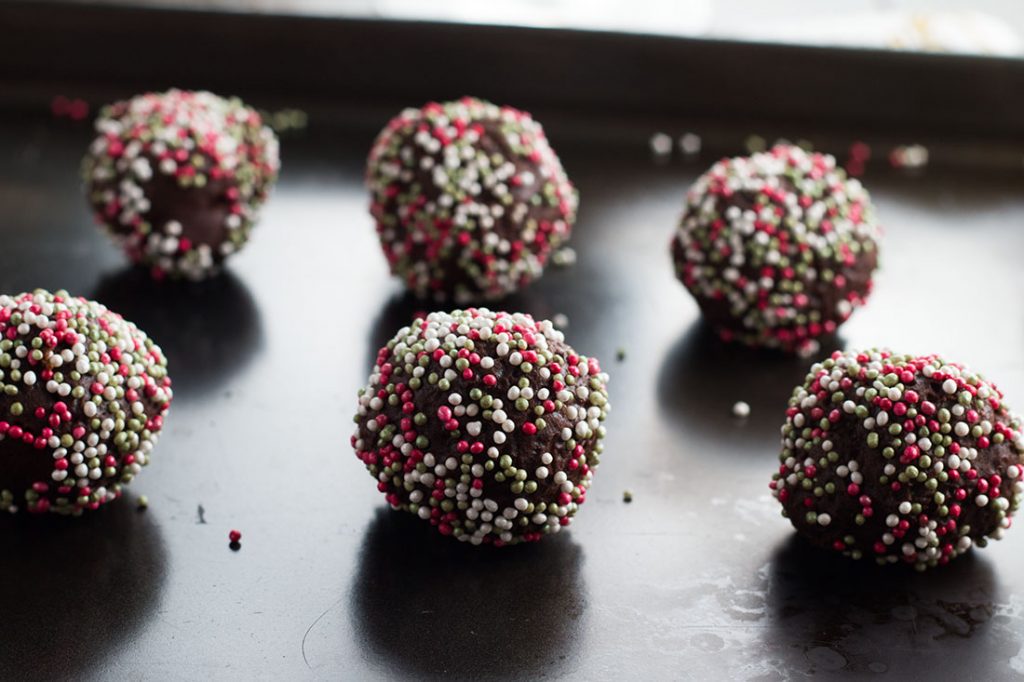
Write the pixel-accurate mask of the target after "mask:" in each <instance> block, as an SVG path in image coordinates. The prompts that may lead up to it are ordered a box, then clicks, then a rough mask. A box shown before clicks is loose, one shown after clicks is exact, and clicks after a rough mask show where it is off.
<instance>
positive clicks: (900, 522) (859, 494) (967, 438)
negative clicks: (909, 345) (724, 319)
mask: <svg viewBox="0 0 1024 682" xmlns="http://www.w3.org/2000/svg"><path fill="white" fill-rule="evenodd" d="M779 459H780V461H781V466H780V467H779V470H778V472H777V473H776V474H775V475H774V477H773V479H772V482H771V489H772V491H773V494H774V495H775V497H776V498H778V500H779V502H781V503H782V507H783V514H784V515H785V516H788V517H789V519H790V521H792V522H793V525H794V526H795V527H796V529H797V531H798V532H799V533H800V534H801V535H803V536H804V537H806V538H807V539H808V540H810V541H811V542H812V543H813V544H815V545H818V546H821V547H827V548H832V549H834V550H836V551H838V552H842V553H843V554H845V555H847V556H850V557H853V558H855V559H860V558H862V557H873V558H874V559H875V561H877V562H878V563H880V564H888V563H906V564H911V565H913V566H914V567H915V568H917V569H924V568H927V567H931V566H937V565H941V564H945V563H947V562H948V561H949V560H950V559H953V558H954V557H956V556H958V555H960V554H963V553H964V552H966V551H967V550H969V549H970V548H971V547H972V546H973V545H978V546H982V547H983V546H985V543H986V542H987V538H996V539H998V538H1001V537H1002V535H1003V532H1004V531H1005V529H1007V528H1009V527H1010V521H1011V518H1010V517H1011V516H1012V514H1013V513H1014V512H1015V511H1016V510H1017V507H1018V506H1019V505H1020V500H1021V495H1022V493H1024V484H1022V482H1021V475H1022V473H1024V468H1022V465H1024V436H1022V435H1021V420H1020V418H1019V417H1018V416H1016V415H1015V414H1013V413H1012V412H1010V409H1009V408H1008V407H1007V406H1006V404H1005V403H1004V402H1003V394H1002V393H1000V392H999V389H998V388H996V387H995V386H994V385H993V384H991V383H989V382H987V381H985V380H984V379H983V378H982V377H981V376H979V375H977V374H974V373H973V372H971V371H970V370H968V369H967V368H965V367H963V366H962V365H958V364H955V363H951V362H947V361H946V360H945V359H944V358H941V357H939V356H937V355H927V356H923V357H913V356H910V355H892V354H890V353H889V352H887V351H870V352H865V353H856V352H847V353H840V352H836V353H833V354H832V356H831V357H830V358H829V359H827V360H825V361H824V362H820V363H818V364H815V365H814V366H813V367H812V368H811V371H810V373H809V374H808V375H807V380H806V382H805V383H804V385H803V386H800V387H797V389H796V390H795V391H794V392H793V397H792V398H790V400H789V409H788V410H787V412H786V423H785V425H784V426H783V427H782V454H781V455H780V456H779Z"/></svg>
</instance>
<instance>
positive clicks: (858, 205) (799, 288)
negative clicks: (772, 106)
mask: <svg viewBox="0 0 1024 682" xmlns="http://www.w3.org/2000/svg"><path fill="white" fill-rule="evenodd" d="M879 237H880V230H879V227H878V225H877V224H876V222H875V212H874V208H873V207H872V205H871V198H870V197H869V196H868V193H867V191H866V190H865V189H864V188H863V186H861V184H860V182H859V181H858V180H856V179H852V178H847V177H846V173H845V172H844V171H843V170H842V169H841V168H837V167H836V161H835V159H834V158H832V157H831V156H829V155H827V154H817V153H810V152H805V151H804V150H802V149H800V148H799V147H793V146H784V145H780V146H777V147H775V148H773V149H772V150H770V151H768V152H763V153H758V154H754V155H752V156H749V157H737V158H734V159H723V160H722V161H719V162H718V163H716V164H715V165H714V166H712V167H711V169H710V170H708V172H707V173H705V174H704V175H702V176H701V177H700V178H699V179H698V180H697V182H696V183H695V184H694V185H693V187H692V188H691V189H690V191H689V193H688V194H687V197H686V207H685V209H684V210H683V217H682V220H681V222H680V224H679V228H678V230H677V231H676V234H675V237H674V238H673V240H672V255H673V258H674V260H675V268H676V276H677V277H678V278H679V279H680V281H682V282H683V284H685V285H686V288H687V289H689V290H690V293H692V294H693V296H694V298H696V299H697V303H698V304H699V305H700V308H701V311H702V312H703V314H704V318H705V320H707V322H708V324H710V325H711V326H712V327H713V328H714V329H715V330H717V332H718V333H719V335H720V336H721V337H722V339H724V340H727V341H730V340H736V341H740V342H742V343H745V344H748V345H752V346H767V347H774V348H780V349H783V350H786V351H796V352H802V353H812V352H815V351H817V349H818V345H819V344H818V342H817V340H816V339H817V338H818V337H820V336H822V335H825V334H831V333H833V332H834V331H835V330H836V328H837V327H838V326H839V325H840V324H842V323H843V322H844V321H845V320H846V319H847V318H848V317H849V316H850V313H852V312H853V310H854V309H855V308H857V307H858V306H861V305H863V304H864V301H865V300H866V299H867V297H868V294H870V293H871V286H872V281H871V277H872V273H873V272H874V271H875V268H876V266H877V264H878V240H879Z"/></svg>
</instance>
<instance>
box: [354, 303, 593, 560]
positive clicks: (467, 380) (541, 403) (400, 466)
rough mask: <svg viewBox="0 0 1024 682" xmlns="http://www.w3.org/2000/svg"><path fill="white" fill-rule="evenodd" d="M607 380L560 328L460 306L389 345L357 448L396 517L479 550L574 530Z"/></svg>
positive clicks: (371, 386)
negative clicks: (404, 514)
mask: <svg viewBox="0 0 1024 682" xmlns="http://www.w3.org/2000/svg"><path fill="white" fill-rule="evenodd" d="M607 382H608V376H607V375H606V374H604V373H603V372H602V371H601V368H600V366H599V365H598V362H597V360H596V359H595V358H587V357H585V356H582V355H579V354H577V353H576V352H575V351H574V350H573V349H572V348H570V347H569V346H568V344H566V343H565V339H564V337H563V336H562V333H561V332H559V331H558V330H556V329H555V328H554V327H553V326H552V325H551V323H550V322H548V321H541V322H535V321H534V320H533V319H532V318H531V317H530V316H528V315H522V314H518V313H515V314H509V313H501V312H491V311H489V310H487V309H483V308H481V309H469V310H456V311H455V312H452V313H450V314H449V313H431V314H430V315H428V316H427V317H426V318H422V317H417V318H416V319H415V320H414V321H413V323H412V324H411V325H409V326H408V327H403V328H402V329H401V330H399V332H398V333H397V334H396V335H395V337H394V338H393V339H392V340H391V341H389V342H388V344H387V345H386V346H385V347H383V348H381V349H380V352H379V353H378V354H377V363H376V365H375V366H374V368H373V373H372V374H371V375H370V381H369V383H368V385H367V386H366V388H364V389H362V390H361V391H360V392H359V408H358V411H357V412H356V416H355V422H356V424H357V428H356V432H355V434H354V435H353V436H352V446H353V447H354V448H355V451H356V454H357V456H358V457H359V459H360V460H362V462H363V463H364V464H365V465H366V468H367V469H368V470H369V472H370V474H372V475H373V477H374V478H375V479H377V487H378V489H379V490H380V491H381V492H382V493H384V496H385V498H386V499H387V501H388V503H389V504H391V506H392V507H393V508H394V509H404V510H405V511H408V512H410V513H412V514H416V515H417V516H419V517H420V518H421V519H423V520H425V521H429V522H430V523H431V524H432V525H434V526H436V527H437V529H438V530H439V531H440V532H441V533H443V534H445V535H454V536H455V537H457V538H458V539H459V540H463V541H467V542H471V543H473V544H477V545H478V544H481V543H484V544H488V543H490V544H494V545H506V544H515V543H519V542H529V541H534V540H539V539H540V538H542V537H543V536H544V535H545V534H548V533H554V532H557V531H558V530H559V529H560V528H561V527H562V526H566V525H568V524H569V521H570V520H571V519H572V516H573V515H574V514H575V513H576V510H577V509H578V507H579V505H581V504H582V503H583V501H584V500H585V499H586V495H587V488H588V487H589V486H590V481H591V477H592V476H593V473H594V470H595V469H597V465H598V461H599V457H600V454H601V447H602V446H601V440H602V438H603V437H604V420H605V416H606V415H607V413H608V409H609V406H608V393H607V391H606V389H605V385H606V383H607Z"/></svg>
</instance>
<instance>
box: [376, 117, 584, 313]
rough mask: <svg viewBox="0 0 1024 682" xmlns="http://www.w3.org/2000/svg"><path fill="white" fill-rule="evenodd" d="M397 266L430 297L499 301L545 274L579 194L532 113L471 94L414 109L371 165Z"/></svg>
mask: <svg viewBox="0 0 1024 682" xmlns="http://www.w3.org/2000/svg"><path fill="white" fill-rule="evenodd" d="M366 179H367V185H368V186H369V189H370V192H371V195H372V199H371V204H370V212H371V213H372V215H373V217H374V219H375V220H376V223H377V232H378V234H379V236H380V242H381V246H382V247H383V249H384V255H385V256H386V257H387V260H388V264H389V265H390V267H391V272H392V273H393V274H395V275H397V276H398V277H401V278H402V280H403V281H404V282H405V285H406V286H407V287H408V288H409V289H410V290H411V291H412V292H413V293H415V294H416V295H417V296H419V297H421V298H432V299H434V300H454V301H455V302H457V303H460V304H462V303H467V302H470V301H475V300H490V299H497V298H500V297H502V296H505V295H506V294H509V293H511V292H513V291H516V290H517V289H519V288H521V287H523V286H525V285H526V284H528V283H529V282H531V281H533V280H534V279H536V278H538V277H540V275H541V273H542V272H543V270H544V265H545V263H546V262H547V260H548V256H549V255H550V254H551V251H552V250H553V249H555V248H557V247H558V246H559V245H561V244H562V243H563V242H564V241H566V240H567V239H568V238H569V233H570V231H571V229H572V225H573V223H574V222H575V220H576V206H577V203H578V201H577V193H576V190H575V189H574V188H573V186H572V183H570V182H569V178H568V177H567V176H566V174H565V171H564V170H562V164H561V162H560V161H559V160H558V157H557V156H556V155H555V152H554V151H553V150H552V149H551V147H550V145H549V144H548V141H547V138H546V137H545V136H544V129H543V128H541V125H540V124H539V123H537V122H536V121H534V120H533V118H531V117H530V115H529V114H527V113H525V112H522V111H519V110H517V109H513V108H512V107H499V106H496V105H494V104H491V103H489V102H484V101H481V100H478V99H472V98H469V97H466V98H463V99H460V100H458V101H455V102H446V103H443V104H437V103H434V102H432V103H430V104H427V105H426V106H424V107H423V108H422V109H406V110H405V111H403V112H402V113H401V114H399V115H398V116H397V117H395V118H394V119H392V120H391V122H390V123H388V125H387V127H385V128H384V130H382V131H381V133H380V135H379V136H378V137H377V140H376V142H375V143H374V145H373V149H372V150H371V151H370V158H369V160H368V162H367V171H366Z"/></svg>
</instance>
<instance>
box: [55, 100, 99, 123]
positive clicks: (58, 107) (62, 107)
mask: <svg viewBox="0 0 1024 682" xmlns="http://www.w3.org/2000/svg"><path fill="white" fill-rule="evenodd" d="M50 111H51V112H52V113H53V117H54V118H67V119H71V120H72V121H84V120H85V119H86V118H88V117H89V103H88V102H86V101H85V100H84V99H78V98H74V99H69V98H67V97H65V96H64V95H57V96H56V97H54V98H53V100H52V101H51V102H50Z"/></svg>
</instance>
